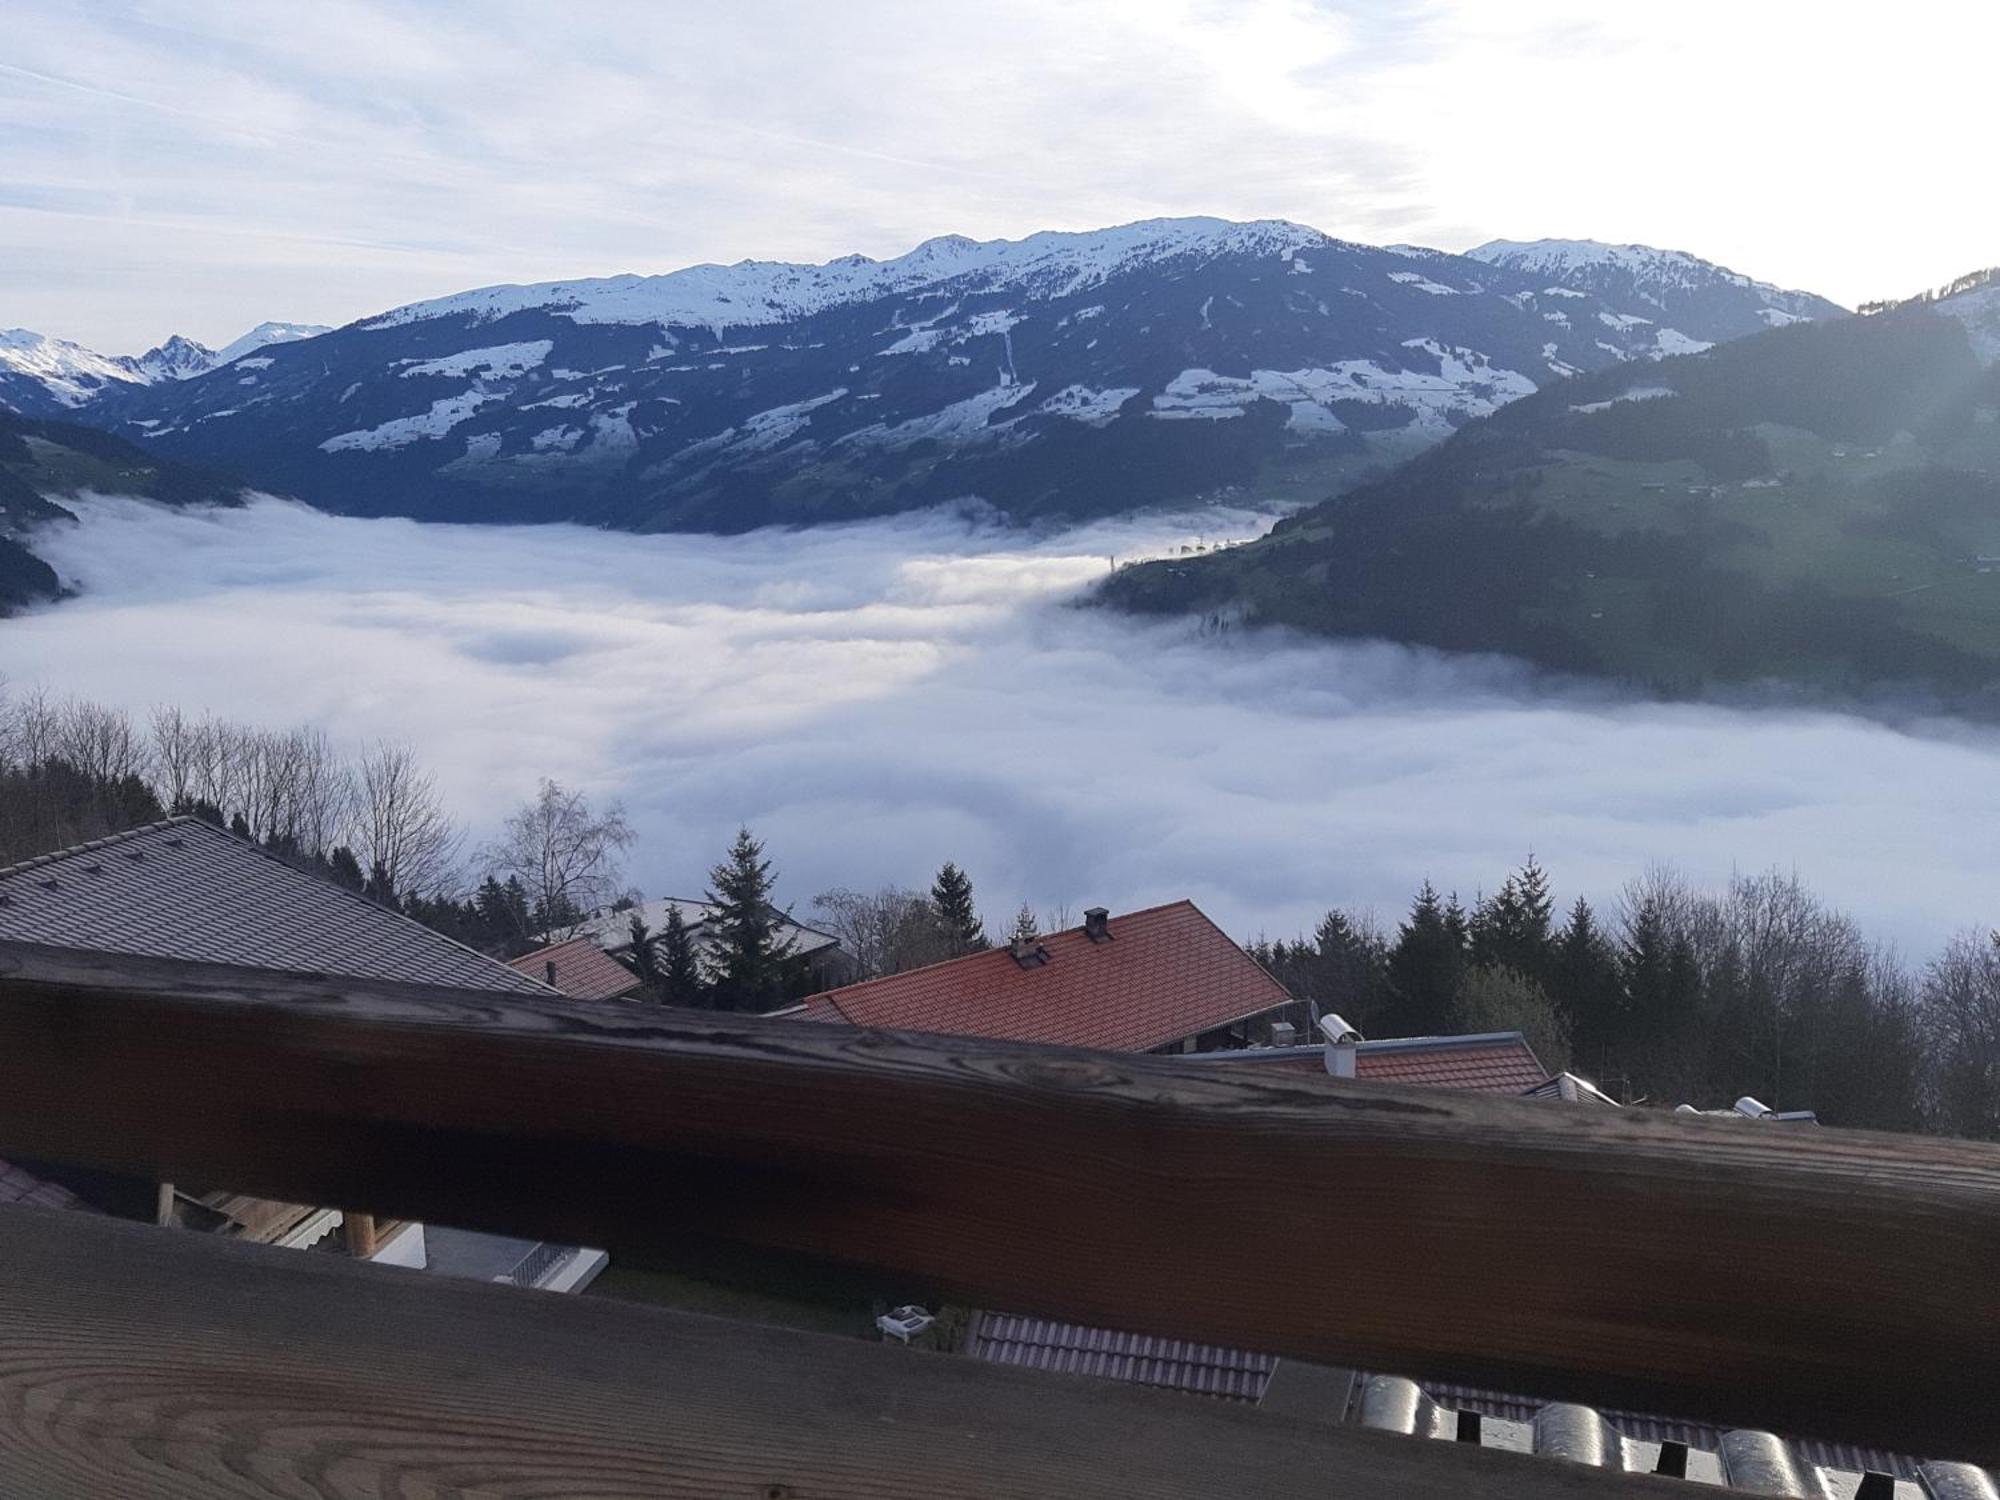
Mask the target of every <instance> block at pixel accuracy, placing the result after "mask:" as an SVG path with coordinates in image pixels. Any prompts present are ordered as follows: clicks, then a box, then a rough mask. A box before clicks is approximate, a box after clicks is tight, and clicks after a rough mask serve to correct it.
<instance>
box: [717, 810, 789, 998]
mask: <svg viewBox="0 0 2000 1500" xmlns="http://www.w3.org/2000/svg"><path fill="white" fill-rule="evenodd" d="M708 879H709V892H708V900H709V902H710V904H711V905H712V906H714V908H715V914H714V915H713V916H711V917H710V918H709V919H708V923H707V925H708V928H709V930H710V931H711V932H712V933H713V934H714V937H713V939H712V941H711V942H710V943H709V951H708V980H709V985H710V988H711V990H712V991H713V993H714V995H715V1000H716V1006H717V1008H718V1009H721V1010H752V1011H764V1010H771V1009H773V1008H775V1007H776V1006H777V1005H778V1004H779V1003H780V1002H781V1001H782V1000H783V999H784V997H785V987H786V984H787V982H788V981H789V979H790V977H791V973H790V965H789V964H788V963H787V960H788V959H789V958H790V957H791V944H790V942H789V940H787V939H785V938H784V937H783V936H781V935H780V934H779V932H778V921H779V916H778V912H777V910H776V909H775V908H774V907H773V906H772V905H771V862H770V861H769V860H767V859H765V858H764V846H763V845H762V844H760V843H759V842H757V840H756V839H754V838H752V837H751V836H750V830H749V829H748V828H739V829H737V830H736V841H735V842H734V843H733V844H731V845H730V846H729V854H728V857H727V858H726V859H724V860H723V862H722V863H721V864H719V865H717V866H716V867H715V868H714V869H713V870H710V871H709V872H708Z"/></svg>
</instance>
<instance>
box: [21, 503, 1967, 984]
mask: <svg viewBox="0 0 2000 1500" xmlns="http://www.w3.org/2000/svg"><path fill="white" fill-rule="evenodd" d="M86 514H87V519H86V521H85V524H84V525H83V526H81V527H80V528H77V529H75V530H73V531H67V532H58V533H52V534H51V535H50V536H49V538H48V540H47V542H46V544H45V545H46V548H47V551H48V553H49V555H50V556H51V558H52V559H53V560H54V561H55V562H56V563H57V564H58V566H59V567H60V568H61V569H62V570H63V571H64V573H65V574H66V575H69V576H73V577H75V578H76V579H78V580H79V581H80V582H81V583H82V585H83V587H84V589H85V593H84V595H83V596H82V597H81V598H78V599H75V600H72V601H70V602H67V603H64V604H61V605H59V606H55V607H53V608H50V609H48V610H44V611H41V612H38V613H35V614H32V615H29V616H26V617H23V618H20V619H16V620H12V621H8V622H5V623H0V660H4V661H5V662H6V664H7V669H8V671H9V673H10V674H11V675H12V676H13V677H14V678H15V679H16V681H17V682H30V681H36V680H40V681H43V682H45V683H47V684H49V685H50V686H52V687H54V688H57V689H60V690H68V691H74V692H78V693H82V694H85V695H87V696H93V697H99V698H103V699H106V700H111V701H117V702H122V703H126V704H129V705H132V706H134V707H143V706H146V705H148V704H150V703H152V702H154V701H156V700H158V699H161V698H163V697H168V696H171V697H172V698H174V699H175V700H177V701H179V702H180V703H181V704H183V705H184V706H186V707H189V708H213V709H216V710H218V711H222V712H226V713H229V714H233V715H237V716H241V717H246V718H253V719H257V720H261V721H264V722H291V721H294V720H297V719H299V718H311V719H315V720H318V721H320V722H322V723H325V724H327V725H329V726H331V727H333V728H334V729H335V730H336V731H337V732H338V733H339V734H342V735H346V736H351V737H353V738H355V739H357V740H358V739H362V738H366V737H372V736H375V735H378V734H392V735H397V736H405V737H409V738H411V739H414V740H416V741H417V742H418V743H420V744H421V745H422V746H423V748H424V751H425V753H426V755H427V756H428V757H429V758H430V759H431V760H432V761H433V762H434V763H435V764H436V765H437V766H438V768H439V770H440V772H441V775H442V779H443V781H444V782H445V784H446V786H447V788H448V790H449V792H450V795H451V797H452V799H453V801H454V802H455V804H456V805H457V806H458V807H459V808H460V809H461V810H462V812H464V813H465V814H466V815H467V816H468V817H471V818H473V819H475V820H477V821H479V822H480V823H482V824H485V825H488V826H490V825H491V824H492V823H493V822H494V821H495V820H496V819H497V818H498V816H499V815H500V814H502V813H503V812H504V811H505V810H506V809H507V807H508V806H509V805H510V804H511V803H512V802H514V801H515V800H517V799H519V798H520V797H521V796H523V795H524V794H525V793H526V792H527V791H529V790H530V789H531V787H532V784H533V781H534V778H535V777H536V776H537V775H539V774H543V773H547V774H552V775H555V776H558V777H561V778H565V779H573V780H575V781H578V782H581V783H584V784H586V785H588V786H589V787H590V788H592V789H593V790H594V791H596V792H598V793H600V794H603V795H607V796H609V795H618V796H622V797H624V798H625V799H626V800H627V802H628V803H629V804H630V806H631V808H632V810H633V812H634V814H635V820H636V822H637V823H638V825H639V828H640V830H641V833H642V838H641V843H640V846H639V850H638V852H637V856H636V859H635V862H634V868H633V870H632V874H633V876H634V878H635V879H636V880H638V881H639V882H640V883H641V884H642V885H643V886H644V888H645V889H647V890H648V891H650V892H654V893H663V892H671V893H676V894H681V893H687V892H690V891H692V890H694V889H696V888H697V887H698V886H699V885H700V884H701V882H702V880H703V878H704V873H705V871H706V869H707V867H708V865H709V864H710V863H712V862H713V860H714V859H715V858H716V857H717V855H718V853H719V851H720V850H721V849H722V847H723V845H724V843H725V842H726V840H727V837H728V835H729V833H730V832H731V831H732V830H733V828H734V827H735V824H736V822H737V821H738V820H739V819H741V820H747V821H748V822H749V823H750V824H751V825H752V826H754V827H755V828H756V829H758V831H759V832H760V833H762V834H764V835H765V836H766V837H767V838H768V839H769V842H770V847H771V852H772V854H773V856H774V857H775V859H776V861H777V863H778V865H779V868H780V870H781V872H782V875H783V879H784V894H785V895H786V896H787V897H788V898H791V899H797V900H799V901H800V902H801V903H803V902H804V901H805V900H807V899H808V898H810V896H811V895H812V894H813V893H814V892H816V891H818V890H820V889H823V888H824V887H826V886H829V885H832V884H835V883H847V884H855V885H865V884H872V883H875V882H878V881H891V880H893V881H899V882H904V883H911V884H915V883H920V882H922V881H924V880H925V879H927V878H928V875H929V874H930V872H931V871H932V870H934V869H935V867H936V866H937V865H938V864H939V863H940V862H941V861H943V860H944V859H947V858H952V859H957V860H959V861H960V862H962V863H964V864H965V865H966V866H967V867H968V868H969V869H970V870H971V871H972V872H973V874H974V876H975V878H976V879H977V881H978V882H979V888H980V892H981V896H982V900H983V904H984V906H985V908H986V912H987V915H988V917H989V918H990V919H992V920H994V921H995V922H998V921H1001V920H1003V919H1004V917H1005V915H1006V914H1007V913H1008V912H1010V911H1011V910H1012V909H1013V907H1014V905H1015V904H1016V903H1017V902H1018V901H1019V900H1020V899H1021V898H1022V897H1024V896H1025V897H1029V898H1031V899H1033V900H1034V901H1035V903H1036V904H1037V905H1038V906H1041V907H1046V906H1049V905H1053V904H1055V903H1058V902H1068V903H1069V904H1071V906H1072V907H1081V906H1083V905H1086V904H1091V903H1095V902H1101V903H1103V904H1105V905H1108V906H1111V907H1113V908H1114V909H1126V908H1131V907H1134V906H1138V905H1141V904H1144V903H1148V902H1152V901H1157V900H1164V899H1169V898H1173V897H1178V896H1182V895H1187V896H1192V897H1194V898H1195V899H1196V900H1197V901H1199V902H1200V903H1201V904H1202V905H1203V906H1204V907H1205V908H1207V909H1208V910H1209V911H1210V912H1212V913H1213V914H1214V915H1215V916H1216V917H1218V918H1219V919H1220V920H1222V921H1223V922H1224V923H1226V924H1227V925H1228V926H1229V928H1230V929H1231V930H1232V931H1234V932H1236V933H1238V934H1239V935H1249V934H1253V933H1255V932H1256V931H1258V930H1259V929H1264V930H1267V931H1270V932H1273V933H1290V932H1292V931H1295V930H1297V929H1299V928H1301V927H1304V926H1307V925H1309V924H1310V923H1311V921H1312V920H1313V919H1314V918H1315V917H1316V915H1317V914H1318V912H1319V911H1320V910H1322V909H1323V908H1324V907H1325V906H1327V905H1329V904H1334V903H1339V904H1347V905H1357V906H1363V907H1373V908H1375V909H1377V911H1378V912H1379V913H1380V914H1381V915H1383V916H1385V917H1394V916H1395V915H1396V914H1398V913H1399V912H1400V910H1401V908H1402V906H1403V904H1404V902H1405V901H1406V900H1407V898H1408V896H1409V893H1410V892H1411V890H1412V889H1413V888H1414V887H1415V885H1416V884H1417V882H1418V881H1419V880H1421V879H1423V878H1424V877H1426V876H1430V877H1432V878H1434V879H1436V880H1437V881H1438V882H1439V883H1440V884H1443V885H1456V886H1457V887H1458V888H1459V889H1460V890H1461V891H1462V892H1464V893H1466V894H1467V895H1470V893H1471V890H1472V888H1474V887H1476V886H1479V885H1485V886H1487V887H1489V888H1490V887H1491V886H1492V885H1494V884H1496V883H1497V882H1498V881H1499V879H1500V878H1501V876H1502V875H1504V873H1505V872H1506V871H1507V870H1508V869H1509V868H1510V867H1512V866H1513V865H1515V864H1517V863H1518V862H1519V860H1520V859H1521V857H1522V856H1523V855H1525V854H1526V853H1528V852H1530V851H1533V852H1534V853H1535V854H1536V855H1537V856H1538V857H1539V858H1540V859H1541V860H1542V861H1543V863H1545V864H1546V865H1548V866H1549V867H1550V868H1551V870H1552V871H1553V872H1554V873H1555V876H1556V878H1557V881H1558V885H1559V894H1561V895H1562V896H1563V897H1564V898H1565V899H1567V897H1568V896H1570V895H1573V894H1576V893H1579V892H1581V893H1584V894H1588V895H1589V896H1591V897H1592V898H1593V899H1596V898H1601V897H1608V896H1610V895H1612V894H1613V893H1615V891H1616V889H1617V888H1618V887H1619V886H1620V885H1622V884H1623V883H1624V882H1625V881H1626V880H1627V879H1629V878H1631V877H1632V876H1634V875H1636V874H1638V873H1639V872H1640V871H1641V870H1642V868H1643V867H1644V866H1645V865H1646V864H1647V863H1649V862H1651V861H1654V860H1666V861H1670V862H1673V863H1676V864H1678V865H1680V866H1682V867H1683V868H1684V869H1686V870H1687V871H1689V872H1690V873H1691V874H1693V875H1694V876H1696V877H1697V878H1699V879H1702V880H1704V881H1710V882H1720V881H1722V880H1723V879H1725V878H1726V877H1727V876H1728V875H1729V873H1730V872H1731V871H1732V870H1733V869H1738V868H1740V869H1745V870H1757V869H1762V868H1765V867H1768V866H1771V865H1777V866H1781V867H1785V868H1797V869H1798V870H1799V871H1800V872H1802V873H1803V874H1804V875H1805V876H1806V877H1807V878H1808V879H1809V880H1810V881H1812V882H1813V883H1814V884H1815V885H1816V886H1817V887H1818V888H1819V889H1820V890H1821V891H1822V892H1823V893H1824V894H1826V895H1827V896H1829V897H1830V898H1831V899H1833V900H1834V901H1836V902H1838V903H1840V904H1842V905H1845V906H1847V907H1849V908H1850V909H1852V910H1853V911H1854V912H1855V913H1856V914H1857V915H1858V916H1859V917H1861V918H1862V919H1863V921H1864V922H1865V923H1866V924H1867V925H1868V926H1869V928H1870V929H1871V930H1872V931H1874V932H1875V933H1877V934H1880V935H1883V936H1888V937H1892V938H1895V939H1898V940H1900V941H1902V942H1904V943H1905V944H1906V945H1908V946H1909V947H1910V948H1911V949H1913V950H1914V951H1916V952H1918V953H1919V954H1923V953H1927V952H1928V951H1929V950H1930V949H1931V948H1932V947H1933V946H1934V945H1935V944H1936V943H1937V941H1938V940H1939V939H1940V938H1941V937H1942V936H1943V935H1944V934H1946V933H1948V932H1950V931H1952V930H1955V929H1957V928H1959V927H1962V926H1964V925H1967V924H1971V923H1985V922H1991V921H1993V920H1994V919H1995V917H1996V916H2000V911H1996V909H1995V906H1994V902H1993V893H1992V886H1991V881H1990V878H1989V877H1990V866H1991V850H1990V847H1989V845H1990V839H1989V838H1988V837H1987V832H1986V831H1987V830H1990V829H1991V828H1992V827H1993V826H1994V825H1995V823H1996V821H2000V776H1996V775H1995V769H1996V754H2000V736H1996V734H1995V733H1993V732H1992V731H1989V730H1986V729H1974V728H1969V727H1965V726H1957V725H1949V724H1946V725H1935V726H1931V727H1930V728H1929V730H1928V731H1927V732H1925V733H1921V734H1913V733H1902V732H1897V731H1895V730H1892V729H1889V728H1886V727H1883V726H1881V725H1879V724H1875V723H1871V722H1867V721H1863V720H1860V719H1855V718H1849V717H1843V716H1839V715H1834V714H1809V713H1795V712H1778V711H1765V712H1736V711H1730V710H1725V709H1719V708H1703V707H1688V706H1661V705H1649V704H1634V703H1627V702H1621V701H1617V700H1615V699H1612V698H1610V697H1608V696H1604V695H1596V696H1592V695H1588V694H1583V693H1580V692H1577V691H1574V690H1566V689H1561V688H1558V687H1556V686H1555V685H1552V684H1549V683H1546V682H1536V681H1535V680H1533V679H1531V678H1529V677H1528V676H1527V675H1526V674H1525V673H1523V672H1522V671H1521V670H1520V669H1518V668H1515V667H1513V666H1510V665H1508V664H1505V663H1499V662H1484V663H1481V662H1467V661H1464V660H1451V659H1446V658H1442V657H1439V656H1436V655H1433V654H1430V653H1425V652H1414V651H1408V650H1404V649H1401V648H1397V647H1391V646H1386V645H1380V644H1375V645H1367V644H1347V645H1329V644H1323V643H1306V642H1300V641H1296V640H1292V639H1289V638H1273V637H1263V638H1257V639H1249V638H1237V639H1228V640H1224V641H1221V642H1217V641H1215V640H1210V639H1203V638H1201V637H1199V636H1197V635H1196V634H1195V633H1194V632H1193V631H1192V630H1191V629H1190V628H1189V627H1188V626H1187V625H1186V624H1184V623H1181V622H1172V623H1164V624H1152V623H1133V622H1131V621H1128V620H1124V619H1122V618H1119V617H1116V616H1112V615H1109V614H1106V613H1104V612H1101V611H1097V610H1091V609H1076V608H1073V607H1071V604H1070V601H1071V599H1072V598H1073V597H1074V595H1075V594H1076V593H1077V591H1079V590H1080V589H1082V588H1083V587H1085V586H1086V585H1087V584H1088V583H1089V582H1090V581H1091V580H1092V579H1094V578H1097V577H1099V576H1101V575H1102V574H1103V572H1104V571H1105V568H1106V566H1107V563H1106V558H1107V557H1108V556H1111V555H1114V554H1115V555H1120V556H1130V555H1134V554H1135V553H1137V552H1138V551H1140V550H1142V549H1143V550H1151V549H1157V548H1160V547H1164V546H1167V545H1178V544H1179V543H1180V542H1181V541H1183V540H1187V539H1189V538H1190V537H1191V536H1192V534H1193V528H1194V527H1195V526H1197V525H1199V526H1201V527H1204V528H1206V529H1208V530H1209V532H1210V534H1211V536H1212V535H1214V534H1216V532H1217V531H1219V530H1220V529H1221V528H1223V527H1224V526H1225V525H1227V524H1231V521H1230V520H1228V519H1225V518H1223V517H1220V516H1217V515H1213V514H1211V515H1210V516H1209V517H1207V518H1206V519H1204V520H1202V521H1200V522H1198V523H1197V522H1190V521H1188V520H1186V519H1181V520H1174V519H1158V518H1155V519H1151V520H1135V521H1123V522H1108V523H1102V524H1098V525H1094V526H1090V527H1086V528H1084V529H1082V530H1079V531H1073V532H1068V533H1064V534H1060V535H1055V536H1045V537H1041V538H1030V537H1024V536H1022V535H1020V534H1017V533H1003V532H993V531H981V530H975V529H971V528H969V527H968V526H967V525H965V524H964V523H963V522H960V521H957V520H953V519H951V518H948V517H944V516H939V515H921V516H909V517H903V518H900V519H896V520H889V521H882V522H873V523H868V524H865V525H855V526H844V527H834V528H828V529H824V530H816V531H811V532H803V533H791V532H758V533H753V534H751V535H748V536H741V537H733V538H715V537H691V536H690V537H658V536H654V537H627V536H615V535H607V534H605V533H601V532H595V531H589V530H585V529H581V528H575V527H562V526H552V527H540V528H457V527H442V526H423V525H419V524H417V523H414V522H409V521H399V520H383V521H364V520H351V519H341V518H335V517H330V516H323V515H319V514H316V513H314V512H311V511H308V510H306V509H304V508H302V507H298V506H294V505H290V504H284V503H280V502H275V501H273V502H262V503H259V504H256V505H254V506H252V507H250V508H248V509H245V510H241V511H225V512H215V513H210V514H197V515H176V514H171V513H167V512H163V511H160V510H157V509H154V508H152V507H149V506H144V505H139V504H135V503H131V502H97V503H94V504H92V505H91V506H90V507H89V508H88V509H87V512H86ZM1233 524H1235V525H1237V526H1239V527H1242V526H1246V525H1247V524H1248V520H1247V518H1245V517H1243V516H1240V515H1239V516H1236V517H1234V518H1233Z"/></svg>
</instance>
